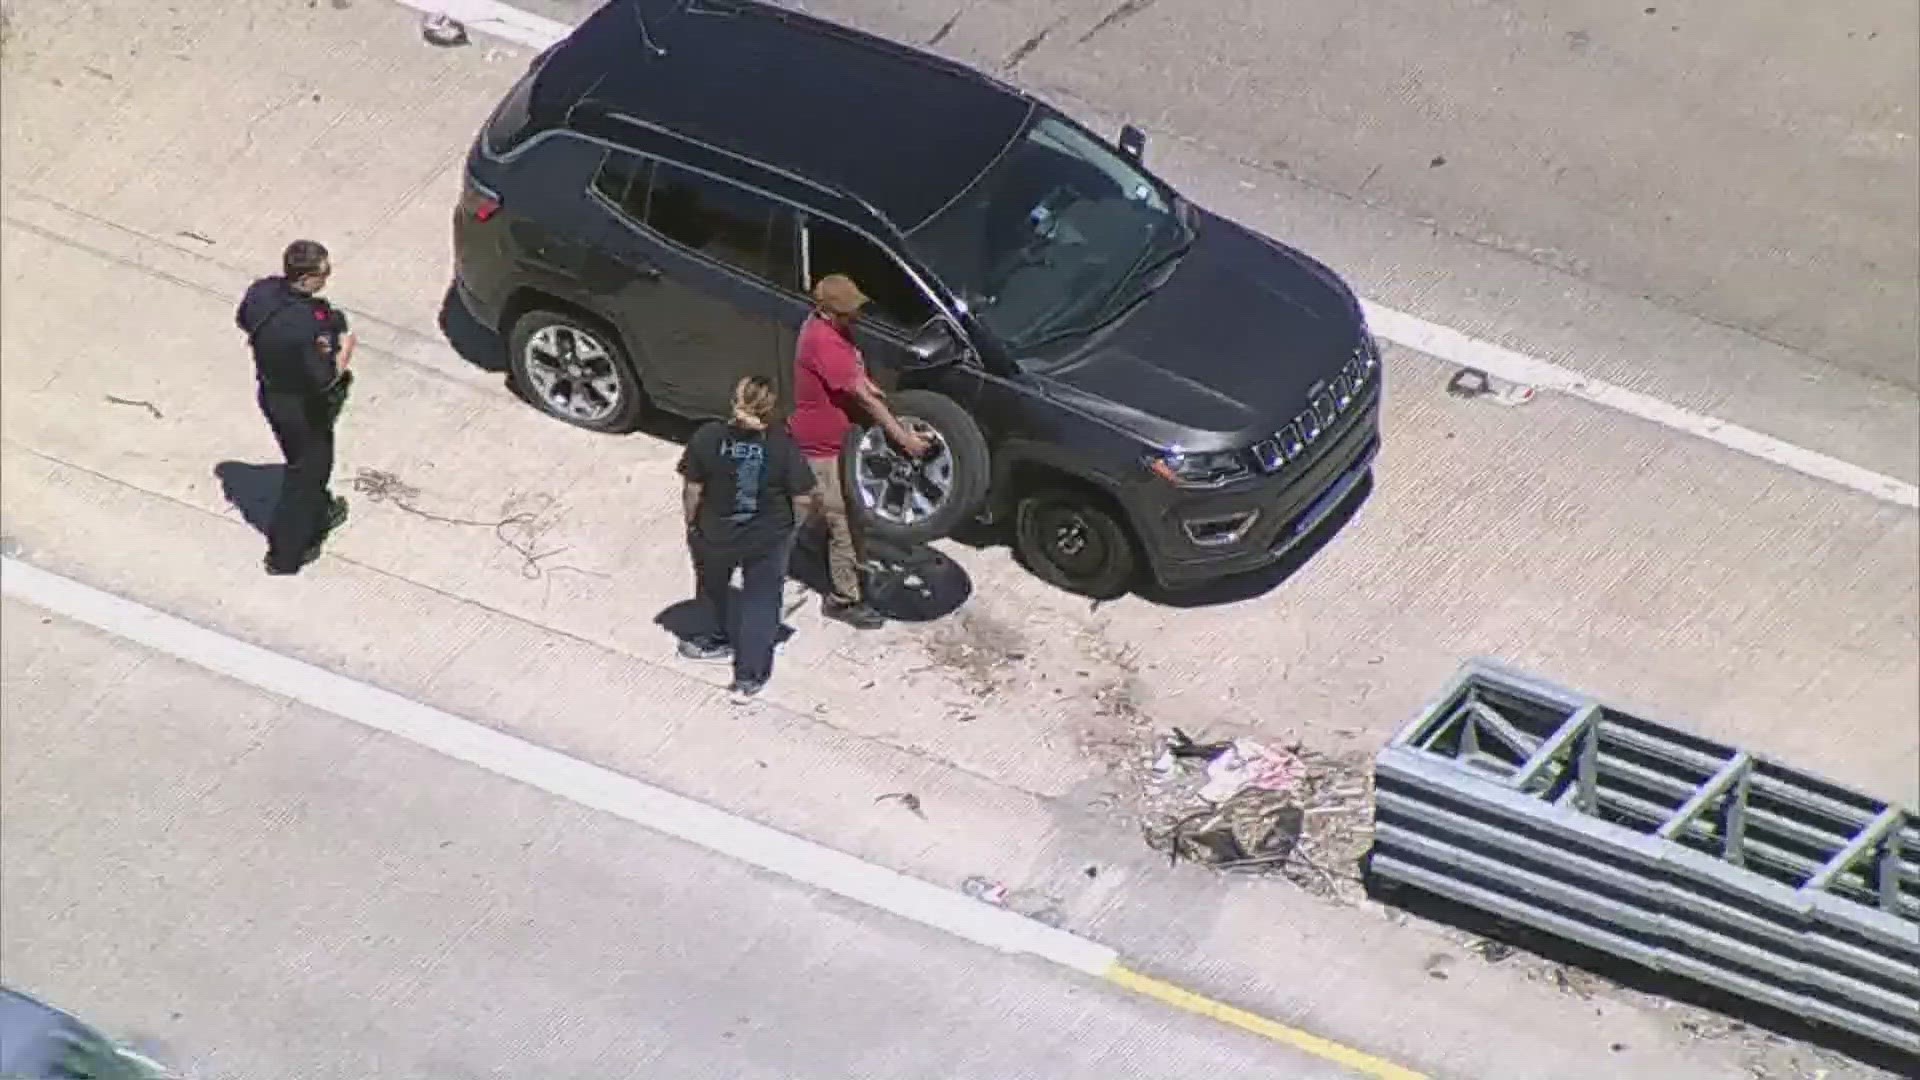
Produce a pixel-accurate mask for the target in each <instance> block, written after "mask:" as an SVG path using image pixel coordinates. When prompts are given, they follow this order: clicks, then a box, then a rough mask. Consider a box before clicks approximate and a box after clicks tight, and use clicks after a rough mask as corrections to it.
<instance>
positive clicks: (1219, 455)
mask: <svg viewBox="0 0 1920 1080" xmlns="http://www.w3.org/2000/svg"><path fill="white" fill-rule="evenodd" d="M1147 468H1148V469H1149V470H1151V471H1152V472H1153V474H1154V475H1156V476H1158V477H1160V478H1161V479H1162V480H1165V481H1167V482H1168V483H1170V484H1177V485H1179V486H1180V487H1219V486H1220V485H1221V484H1228V483H1232V482H1233V481H1235V480H1238V479H1240V478H1241V477H1244V476H1247V475H1250V474H1251V473H1252V471H1253V469H1252V467H1251V466H1250V465H1249V464H1248V462H1247V458H1246V455H1244V454H1242V453H1240V452H1239V451H1237V450H1220V451H1210V452H1206V453H1192V452H1189V451H1184V450H1168V451H1166V452H1164V453H1160V454H1156V455H1153V456H1151V457H1149V458H1148V459H1147Z"/></svg>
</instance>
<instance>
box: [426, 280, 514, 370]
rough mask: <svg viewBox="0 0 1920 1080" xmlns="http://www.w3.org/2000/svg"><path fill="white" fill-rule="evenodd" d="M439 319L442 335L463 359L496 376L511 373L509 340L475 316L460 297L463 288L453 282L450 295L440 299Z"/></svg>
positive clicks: (449, 290) (450, 284)
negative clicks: (508, 358)
mask: <svg viewBox="0 0 1920 1080" xmlns="http://www.w3.org/2000/svg"><path fill="white" fill-rule="evenodd" d="M436 321H437V322H438V324H439V327H440V335H441V336H442V337H444V338H446V339H447V344H448V345H451V346H453V351H454V352H456V353H459V354H460V359H462V360H465V361H466V362H467V363H469V364H472V365H473V366H474V367H477V368H479V369H480V370H481V371H488V372H492V373H493V374H495V375H505V374H506V373H507V343H506V342H504V341H502V340H500V335H499V334H496V333H494V332H493V331H492V330H490V329H488V328H487V326H486V325H485V324H484V323H482V322H481V321H480V320H479V319H476V318H474V317H473V312H471V311H469V310H467V305H466V302H465V301H463V300H461V299H460V290H458V289H456V288H454V287H453V285H452V283H448V285H447V294H446V295H445V296H443V297H441V298H440V317H439V319H438V320H436Z"/></svg>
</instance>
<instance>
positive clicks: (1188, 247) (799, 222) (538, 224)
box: [454, 0, 1381, 597]
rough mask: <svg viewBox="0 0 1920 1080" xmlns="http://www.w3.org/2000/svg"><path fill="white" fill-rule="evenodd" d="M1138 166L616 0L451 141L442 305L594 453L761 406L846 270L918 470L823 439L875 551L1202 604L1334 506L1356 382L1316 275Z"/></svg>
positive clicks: (1081, 134) (903, 81) (892, 50)
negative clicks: (984, 556) (976, 550)
mask: <svg viewBox="0 0 1920 1080" xmlns="http://www.w3.org/2000/svg"><path fill="white" fill-rule="evenodd" d="M1144 142H1145V140H1144V137H1143V136H1142V135H1141V134H1140V132H1139V131H1138V130H1137V129H1135V128H1132V127H1128V128H1125V129H1124V130H1123V131H1122V132H1121V133H1120V136H1119V138H1118V139H1117V140H1115V141H1114V142H1111V143H1110V142H1108V141H1107V140H1105V139H1102V138H1100V137H1099V136H1096V135H1095V134H1093V133H1092V132H1090V131H1088V130H1087V129H1086V128H1084V127H1082V126H1081V125H1079V124H1078V123H1075V122H1074V121H1073V120H1072V119H1070V118H1069V117H1067V116H1066V115H1065V114H1063V113H1061V112H1059V111H1058V110H1056V109H1054V108H1052V107H1050V106H1049V105H1047V104H1046V103H1044V102H1042V101H1039V100H1037V99H1036V98H1034V97H1032V96H1030V95H1028V94H1025V93H1023V92H1021V91H1020V90H1017V89H1015V88H1013V87H1011V86H1008V85H1006V84H1005V83H1002V82H1000V81H998V80H996V79H993V78H991V77H989V76H987V75H984V74H981V73H980V72H977V71H974V70H972V69H970V68H967V67H964V66H962V65H959V64H956V63H953V62H951V61H948V60H945V59H942V58H939V57H937V56H934V55H931V54H929V53H926V52H922V51H919V50H916V49H912V48H908V47H905V46H902V45H897V44H894V43H892V42H889V41H886V40H884V39H881V38H878V37H874V36H872V35H868V34H864V33H860V32H857V31H854V30H850V29H847V28H844V27H841V26H838V25H835V24H833V23H829V22H826V21H823V20H820V19H816V18H812V17H809V16H806V15H801V14H797V13H795V12H791V11H786V10H783V9H781V8H778V7H774V6H772V5H769V4H763V3H757V2H753V0H613V2H612V3H609V4H607V5H606V6H605V7H602V8H601V9H599V10H598V11H597V12H595V13H594V14H593V15H592V16H590V17H589V18H588V19H587V20H586V22H584V23H583V24H581V25H580V26H579V27H578V28H577V29H576V30H575V31H574V32H573V33H572V34H571V35H570V36H569V37H568V38H567V39H566V40H564V41H563V42H561V43H560V44H558V45H556V46H555V47H553V48H552V49H549V50H548V51H547V52H546V53H543V54H542V55H541V56H540V57H539V58H537V59H536V60H535V61H534V63H533V65H532V66H531V68H530V69H529V70H528V72H527V73H526V75H525V77H524V78H522V79H521V80H520V82H519V83H518V85H516V86H515V87H514V88H513V90H512V91H511V92H510V93H509V94H508V95H507V97H506V98H505V100H504V101H502V102H501V103H500V105H499V107H498V108H497V109H496V110H495V112H494V114H493V115H492V116H491V117H490V118H489V120H488V121H487V123H486V125H485V126H484V128H483V129H482V130H481V132H480V135H479V137H478V138H477V139H476V141H475V143H474V146H473V149H472V151H471V153H470V155H469V157H468V163H467V172H466V188H465V191H464V193H463V195H462V197H461V200H460V204H459V206H458V208H457V210H456V212H455V223H454V241H455V253H456V260H455V261H456V271H455V284H456V287H457V289H458V292H459V295H460V296H461V298H462V299H463V301H464V303H465V304H466V306H467V307H468V308H469V309H470V310H471V311H472V312H473V313H474V314H475V315H476V317H478V318H479V319H480V320H481V321H482V322H484V323H486V324H488V325H489V326H491V327H493V328H495V329H497V330H498V331H499V332H500V333H501V334H502V336H503V337H504V338H505V340H506V342H507V347H508V359H509V370H510V375H511V378H512V380H513V382H514V384H515V386H516V387H517V388H518V390H519V391H520V392H521V393H522V394H523V395H525V396H526V397H527V398H528V399H529V400H530V401H532V402H533V403H535V404H536V405H538V406H539V407H540V408H542V409H544V410H546V411H547V412H549V413H551V414H552V415H554V416H556V417H559V418H560V419H562V420H565V421H567V422H569V423H573V424H576V425H579V426H581V427H585V428H589V429H593V430H598V431H608V432H615V431H625V430H630V429H631V428H632V427H633V426H635V424H636V423H637V422H638V420H639V419H640V417H641V416H642V414H643V411H644V410H646V409H649V408H651V409H658V410H663V411H665V412H668V413H673V414H678V415H680V416H684V417H689V418H702V417H709V416H718V415H723V414H724V413H725V410H726V404H727V395H728V391H729V390H730V389H731V387H732V386H733V384H734V382H735V380H737V379H738V378H739V377H741V376H742V375H747V374H758V375H764V376H767V377H768V378H771V379H772V380H774V382H775V385H777V386H779V387H781V388H782V392H783V394H787V395H790V391H791V382H792V357H793V345H794V339H795V335H796V333H797V331H798V328H799V326H800V324H801V322H802V321H803V320H804V319H805V317H806V315H807V313H808V310H809V304H808V301H807V290H808V286H809V285H810V284H811V283H812V282H813V281H815V280H817V279H818V278H819V277H821V276H823V275H825V274H828V273H835V272H839V273H845V274H848V275H850V276H851V277H852V278H853V279H854V280H855V281H856V282H858V283H859V285H860V287H861V289H862V290H863V291H865V292H866V293H867V294H868V295H869V296H870V297H872V298H873V303H872V304H871V305H870V306H869V308H868V309H867V311H866V312H865V316H864V318H863V319H862V321H861V324H860V326H859V328H858V330H857V334H858V336H859V339H860V345H861V348H862V351H863V353H864V354H865V356H866V358H867V363H868V366H869V367H870V369H871V370H872V373H873V375H874V377H875V379H876V381H878V382H879V383H880V384H881V385H882V386H883V387H885V388H886V389H887V390H888V391H889V393H890V396H891V399H892V402H893V407H894V410H895V412H896V413H897V414H898V415H899V416H900V417H901V419H902V420H903V422H906V423H909V424H911V425H912V426H914V427H915V428H916V430H919V431H920V432H922V433H923V434H924V435H926V437H927V438H928V441H929V443H930V445H931V446H932V450H931V452H929V453H928V454H925V455H923V456H921V457H919V458H915V459H909V458H907V457H905V456H904V455H901V454H898V453H897V452H895V450H894V449H893V447H892V446H891V445H890V444H889V443H888V441H887V439H886V437H885V436H884V434H882V433H881V432H880V430H879V429H878V428H877V427H862V428H856V430H855V431H854V433H853V434H852V435H851V436H850V437H849V440H848V445H847V447H846V451H845V453H844V454H843V455H842V468H843V469H844V470H845V477H846V482H847V490H848V492H849V493H850V498H851V499H852V501H853V502H854V504H855V509H856V512H857V513H858V514H859V516H860V518H861V520H862V523H863V525H864V527H865V528H866V529H867V530H869V531H870V533H872V534H873V535H876V536H878V537H881V538H883V539H887V540H892V541H894V542H898V543H918V542H923V541H926V540H929V539H934V538H937V537H940V536H944V535H947V534H949V533H951V532H953V531H954V530H955V529H957V528H959V527H961V526H962V525H964V524H965V523H967V522H968V521H970V520H975V519H979V518H986V519H989V520H995V521H1003V522H1006V523H1008V524H1010V526H1011V530H1010V532H1011V536H1012V541H1013V544H1014V547H1015V550H1016V554H1018V555H1019V557H1020V558H1021V560H1022V561H1023V562H1024V563H1025V564H1026V565H1027V566H1028V567H1029V568H1031V569H1032V570H1033V571H1034V572H1035V573H1036V574H1038V575H1039V576H1041V577H1042V578H1045V579H1046V580H1048V581H1050V582H1052V583H1054V584H1056V585H1058V586H1061V587H1063V588H1067V589H1070V590H1073V591H1076V592H1080V593H1083V594H1086V595H1090V596H1096V597H1106V596H1114V595H1118V594H1119V593H1121V592H1123V591H1125V590H1127V589H1128V588H1130V587H1131V586H1133V585H1134V584H1135V583H1136V582H1137V581H1138V580H1140V579H1141V577H1142V575H1143V574H1150V575H1152V577H1153V578H1155V579H1157V580H1158V582H1159V583H1160V584H1161V585H1162V586H1163V587H1166V588H1173V589H1177V588H1182V587H1187V586H1193V585H1198V584H1201V583H1203V582H1206V581H1208V580H1210V579H1215V578H1219V577H1222V576H1225V575H1230V574H1237V573H1241V572H1244V571H1249V570H1253V569H1257V568H1259V567H1261V566H1263V565H1266V564H1268V563H1271V562H1273V561H1275V560H1276V559H1278V558H1279V557H1280V556H1281V554H1282V553H1284V552H1286V551H1287V550H1288V549H1289V548H1291V547H1293V546H1294V545H1295V544H1297V543H1298V542H1299V541H1300V540H1301V539H1302V538H1303V537H1305V536H1306V535H1307V534H1308V533H1309V532H1311V531H1312V530H1313V529H1314V527H1315V526H1317V525H1319V524H1320V523H1321V522H1322V521H1324V520H1325V519H1327V518H1328V517H1329V516H1330V515H1331V514H1332V513H1333V512H1334V511H1335V510H1336V509H1338V508H1339V507H1340V506H1341V505H1342V504H1343V503H1345V502H1347V501H1349V499H1350V496H1351V494H1352V493H1353V492H1354V490H1355V489H1356V488H1357V487H1359V486H1360V485H1361V484H1362V481H1363V480H1364V479H1365V478H1366V477H1367V475H1368V473H1369V470H1370V467H1371V464H1372V461H1373V458H1374V455H1375V453H1376V451H1377V449H1378V447H1379V430H1378V429H1379V407H1380V393H1381V379H1380V375H1381V373H1380V354H1379V351H1378V349H1377V347H1376V345H1375V343H1374V341H1373V338H1372V337H1371V336H1370V335H1369V333H1368V331H1367V327H1366V324H1365V321H1364V320H1363V318H1362V316H1361V312H1360V307H1359V304H1358V302H1357V301H1356V299H1355V298H1354V295H1353V293H1352V291H1351V290H1349V289H1348V288H1347V286H1346V285H1345V284H1344V283H1342V282H1341V281H1340V279H1339V278H1338V277H1336V276H1335V275H1334V274H1333V273H1332V272H1331V271H1330V270H1328V269H1327V268H1326V267H1324V266H1322V265H1320V264H1319V263H1317V262H1315V261H1313V260H1312V259H1310V258H1308V257H1307V256H1305V255H1303V254H1301V253H1300V252H1298V251H1295V250H1293V249H1291V248H1289V247H1286V246H1285V245H1282V244H1280V243H1277V242H1275V241H1273V240H1270V239H1267V238H1266V237H1263V236H1260V235H1258V234H1256V233H1253V232H1251V231H1249V230H1247V229H1244V228H1242V227H1240V226H1239V225H1236V224H1234V223H1233V222H1230V221H1227V220H1225V219H1223V218H1220V217H1218V216H1215V215H1213V214H1211V213H1209V212H1207V211H1206V210H1204V209H1202V208H1200V207H1198V206H1195V205H1194V204H1193V203H1191V202H1189V201H1188V200H1186V199H1185V198H1183V197H1181V195H1180V194H1179V192H1177V191H1175V190H1174V189H1173V188H1172V187H1170V186H1169V185H1168V184H1167V183H1166V182H1164V181H1163V180H1161V179H1160V178H1159V177H1157V176H1155V175H1154V174H1153V173H1152V172H1151V171H1149V170H1148V169H1147V168H1146V166H1145V164H1144V163H1143V156H1144V154H1143V148H1144ZM789 400H790V397H789Z"/></svg>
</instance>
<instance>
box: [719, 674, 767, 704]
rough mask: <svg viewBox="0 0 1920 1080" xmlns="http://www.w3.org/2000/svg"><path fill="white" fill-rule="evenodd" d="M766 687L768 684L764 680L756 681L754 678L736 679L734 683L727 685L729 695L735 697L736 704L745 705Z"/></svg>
mask: <svg viewBox="0 0 1920 1080" xmlns="http://www.w3.org/2000/svg"><path fill="white" fill-rule="evenodd" d="M766 688H767V684H766V683H764V682H755V681H754V680H752V679H735V680H733V685H732V686H729V687H727V696H728V697H729V698H731V699H733V703H734V704H735V705H745V704H746V703H747V702H749V701H752V700H753V699H754V698H756V697H758V696H759V695H760V691H762V690H765V689H766Z"/></svg>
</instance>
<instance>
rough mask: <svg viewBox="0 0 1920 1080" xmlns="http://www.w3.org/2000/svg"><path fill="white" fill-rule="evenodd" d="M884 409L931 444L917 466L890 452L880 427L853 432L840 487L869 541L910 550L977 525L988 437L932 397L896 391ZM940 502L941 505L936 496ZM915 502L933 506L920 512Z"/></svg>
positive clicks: (946, 400)
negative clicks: (923, 500) (917, 498)
mask: <svg viewBox="0 0 1920 1080" xmlns="http://www.w3.org/2000/svg"><path fill="white" fill-rule="evenodd" d="M887 405H888V407H890V408H891V409H892V410H893V415H894V416H895V417H896V418H897V419H899V421H900V422H901V423H902V424H905V425H907V426H908V427H909V428H912V429H914V430H916V431H918V432H920V433H921V434H922V435H926V436H928V437H929V438H930V439H931V440H932V441H933V443H934V445H933V448H932V449H931V450H930V451H929V452H928V454H927V455H926V457H924V458H922V459H920V460H918V461H915V460H912V459H909V458H907V457H905V456H904V455H902V454H901V453H900V452H899V451H897V450H895V449H893V445H892V443H891V442H889V441H888V440H887V436H886V433H885V432H883V431H881V430H880V429H879V428H878V427H869V426H865V425H859V424H856V425H854V428H853V430H852V431H849V432H847V439H846V442H844V443H842V444H841V446H840V483H841V487H842V490H844V491H845V492H846V495H847V506H848V508H849V511H850V512H851V513H852V514H853V516H854V517H855V519H856V520H857V522H858V524H859V527H860V529H861V530H862V532H864V534H865V535H867V536H868V537H871V538H873V539H876V540H879V541H881V542H883V543H888V544H896V545H900V546H902V547H912V546H913V545H915V544H924V543H927V542H929V541H932V540H939V539H941V538H943V537H945V536H947V535H949V534H950V533H952V532H953V531H954V530H956V529H958V528H960V527H961V526H963V525H965V524H966V523H967V522H969V521H972V520H973V518H974V517H975V516H976V515H977V514H979V513H980V508H981V507H982V506H983V505H985V504H986V501H987V489H988V488H989V487H991V486H992V481H993V476H992V470H993V463H992V459H991V458H990V457H989V455H988V454H987V439H986V436H984V435H982V434H980V425H979V424H977V423H975V422H974V420H973V417H972V416H971V415H970V414H969V413H968V412H967V410H965V409H963V408H961V407H960V404H959V403H958V402H956V401H954V400H953V399H952V398H950V397H947V396H946V395H945V394H936V393H934V392H932V391H930V390H899V391H895V392H894V393H892V394H890V395H888V397H887ZM936 494H937V496H938V497H937V500H936V499H935V496H936ZM915 496H919V497H921V498H925V499H927V500H928V501H929V502H932V508H931V509H930V510H925V511H924V512H922V511H917V510H914V509H913V507H912V502H915V501H917V500H916V499H915Z"/></svg>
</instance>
